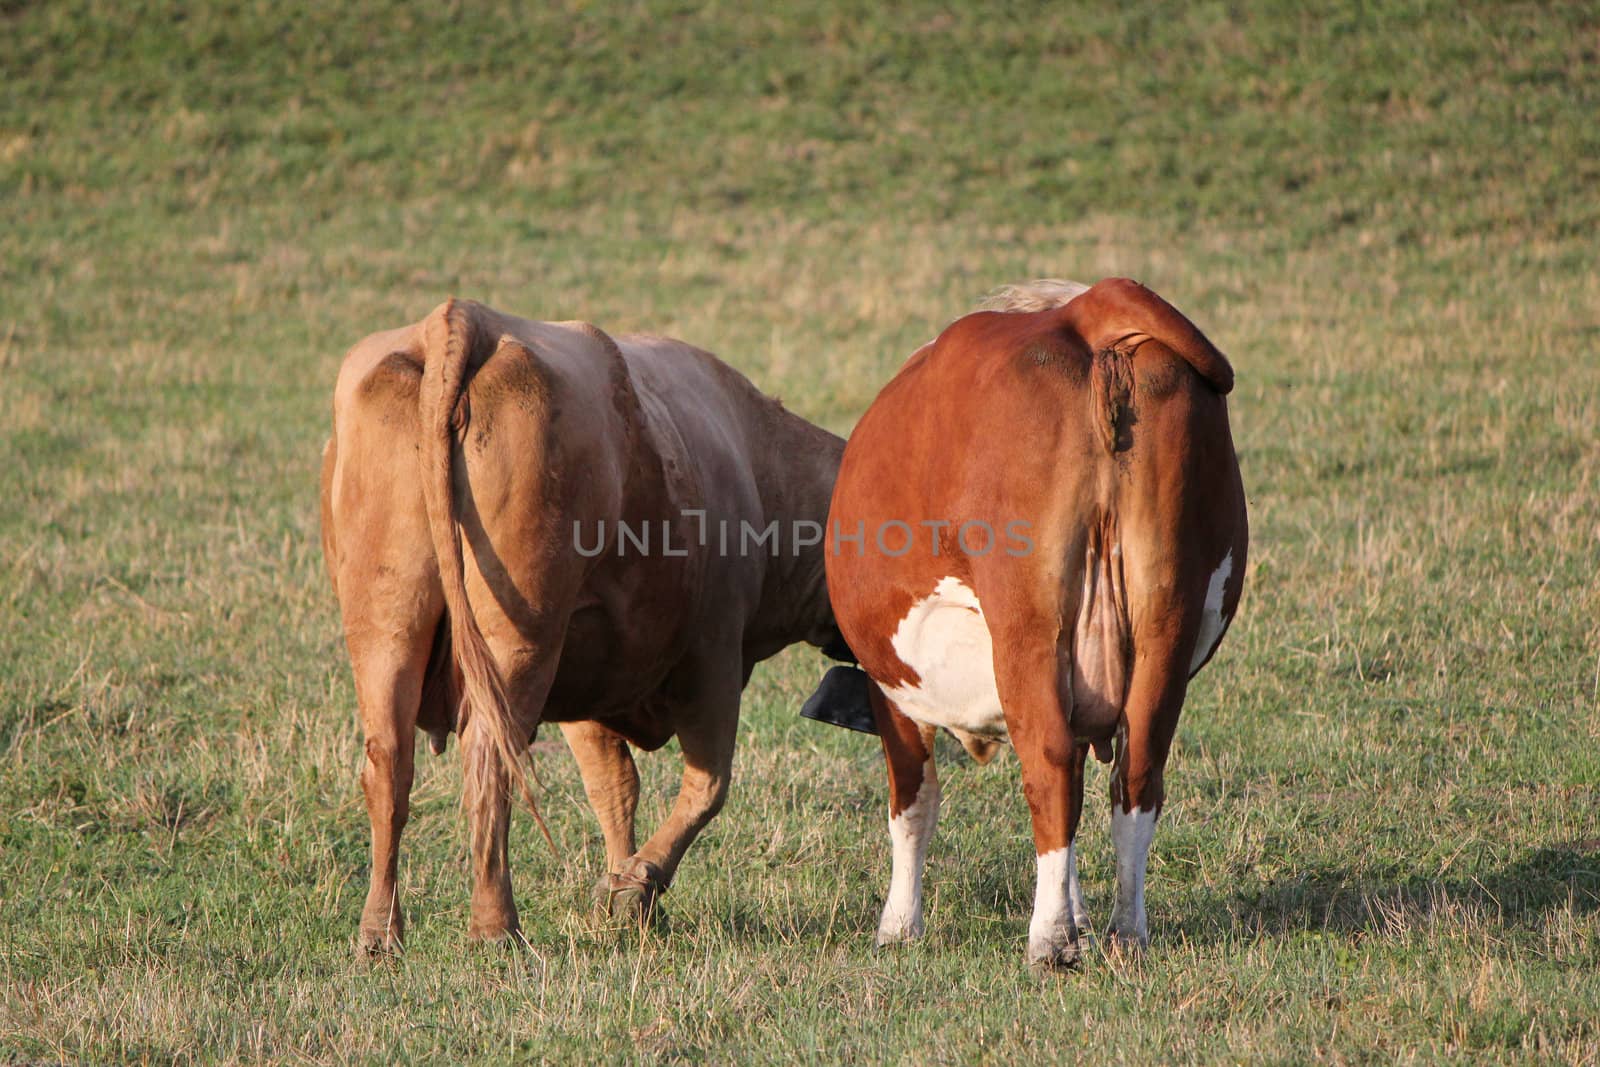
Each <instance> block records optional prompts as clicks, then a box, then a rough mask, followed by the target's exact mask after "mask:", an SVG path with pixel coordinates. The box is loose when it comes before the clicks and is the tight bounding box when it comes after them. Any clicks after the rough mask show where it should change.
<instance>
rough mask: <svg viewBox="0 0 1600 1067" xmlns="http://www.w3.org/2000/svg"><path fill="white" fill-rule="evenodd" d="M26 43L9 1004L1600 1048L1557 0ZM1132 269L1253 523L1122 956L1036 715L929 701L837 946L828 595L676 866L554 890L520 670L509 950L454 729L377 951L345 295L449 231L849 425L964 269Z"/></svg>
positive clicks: (873, 832) (875, 825)
mask: <svg viewBox="0 0 1600 1067" xmlns="http://www.w3.org/2000/svg"><path fill="white" fill-rule="evenodd" d="M0 74H3V86H0V205H3V206H0V983H3V993H0V1060H8V1061H47V1062H48V1061H67V1062H96V1063H99V1062H185V1063H187V1062H266V1061H270V1062H308V1063H342V1062H352V1061H354V1062H399V1061H405V1062H409V1061H419V1062H451V1061H462V1060H468V1059H471V1060H477V1061H484V1062H509V1061H513V1060H515V1061H529V1060H545V1061H572V1062H607V1063H617V1062H636V1061H652V1062H654V1061H686V1062H702V1061H704V1062H714V1063H764V1062H781V1063H790V1062H815V1063H839V1062H910V1063H991V1062H992V1063H1002V1062H1005V1063H1031V1062H1041V1063H1042V1062H1060V1061H1062V1060H1065V1059H1067V1058H1069V1057H1079V1056H1081V1057H1084V1058H1090V1057H1092V1058H1094V1059H1095V1060H1100V1061H1105V1060H1110V1061H1115V1062H1129V1063H1145V1062H1177V1061H1185V1062H1187V1061H1201V1062H1219V1061H1230V1062H1232V1061H1257V1062H1308V1061H1321V1062H1334V1063H1351V1062H1384V1063H1394V1062H1444V1061H1460V1062H1485V1061H1498V1062H1522V1061H1529V1062H1533V1061H1538V1062H1557V1063H1569V1064H1595V1063H1600V581H1597V577H1596V572H1597V569H1600V440H1597V434H1596V427H1597V426H1600V271H1597V270H1596V255H1597V249H1600V245H1597V242H1596V236H1595V235H1596V234H1597V233H1600V123H1597V122H1596V121H1595V116H1596V115H1600V11H1597V10H1596V9H1595V7H1594V6H1593V5H1592V4H1589V3H1579V2H1561V0H1556V2H1550V3H1486V2H1468V3H1466V4H1458V3H1444V2H1442V0H1383V2H1379V3H1365V2H1359V0H1331V2H1329V3H1327V4H1324V5H1319V6H1318V8H1317V9H1316V10H1306V9H1303V8H1302V6H1301V5H1299V4H1293V3H1288V2H1278V0H1244V2H1241V3H1234V4H1224V3H1216V2H1211V0H1199V2H1197V3H1193V4H1189V5H1185V6H1183V7H1182V8H1181V9H1178V8H1176V7H1172V8H1169V7H1167V6H1166V5H1157V4H1153V3H1144V2H1135V3H1131V4H1127V5H1123V6H1120V7H1113V6H1111V5H1089V4H1083V3H1077V2H1073V3H1056V4H1042V3H1040V4H1033V3H1029V4H1012V5H998V4H996V5H987V6H979V5H974V6H972V7H970V8H964V9H953V8H950V7H947V6H945V5H939V4H934V3H926V2H923V0H913V2H910V3H907V4H902V5H896V6H895V7H894V9H893V10H890V9H888V8H887V7H880V6H879V5H873V4H864V3H859V2H849V0H815V2H812V0H807V2H804V3H798V4H794V5H781V6H779V7H776V8H774V9H771V10H767V11H756V10H752V9H750V8H749V7H747V6H746V5H734V4H723V3H709V4H704V5H697V4H689V3H684V2H681V0H637V2H629V3H614V4H613V3H604V2H583V0H557V2H552V3H548V4H541V5H522V4H513V3H504V2H499V3H492V2H484V3H473V2H454V3H448V4H437V5H405V4H398V3H388V2H384V0H353V2H351V3H348V4H344V5H314V4H305V5H302V4H297V3H282V4H278V3H267V2H264V0H214V2H201V3H193V4H186V3H176V2H170V3H169V2H163V0H127V2H120V3H109V2H104V0H62V2H49V0H39V2H34V0H0ZM1113 274H1125V275H1131V276H1133V277H1136V278H1139V279H1140V280H1142V281H1144V282H1145V283H1146V284H1148V285H1150V286H1151V287H1153V288H1154V289H1155V290H1156V291H1158V292H1160V293H1162V294H1163V295H1165V296H1166V297H1167V298H1168V299H1169V300H1171V301H1172V302H1173V303H1175V304H1176V305H1177V306H1178V307H1180V308H1182V309H1183V310H1184V311H1185V312H1186V313H1187V314H1188V315H1189V316H1190V317H1191V318H1193V319H1194V321H1195V322H1196V323H1198V324H1199V325H1200V326H1201V327H1202V328H1203V329H1204V330H1205V331H1206V332H1207V333H1208V334H1209V335H1210V336H1211V337H1212V338H1213V339H1214V340H1215V341H1216V342H1217V343H1218V344H1219V346H1220V347H1221V348H1223V350H1224V351H1226V352H1227V353H1228V354H1229V356H1230V358H1231V359H1232V361H1233V363H1234V366H1235V368H1236V369H1237V371H1238V386H1237V388H1236V390H1235V391H1234V393H1233V394H1232V396H1231V397H1230V405H1231V412H1232V418H1233V425H1234V433H1235V440H1236V443H1237V445H1238V450H1239V455H1240V464H1241V468H1242V471H1243V474H1244V479H1245V485H1246V488H1247V492H1248V497H1249V505H1250V515H1251V526H1252V535H1253V537H1252V549H1251V559H1250V570H1249V574H1248V576H1247V582H1246V587H1245V597H1244V602H1243V605H1242V607H1241V612H1240V616H1239V618H1238V620H1237V622H1236V623H1235V625H1234V626H1233V629H1232V630H1231V632H1230V633H1229V635H1228V637H1227V639H1226V640H1225V641H1224V643H1223V645H1222V648H1221V650H1220V652H1219V654H1218V656H1217V657H1216V659H1215V660H1214V661H1213V663H1212V664H1211V665H1210V666H1209V667H1208V668H1207V669H1206V670H1205V671H1204V672H1203V673H1202V674H1201V675H1200V676H1199V678H1198V679H1197V680H1196V682H1195V683H1194V685H1192V686H1191V689H1190V696H1189V701H1188V704H1187V707H1186V710H1185V714H1184V718H1183V721H1182V724H1181V726H1180V730H1179V737H1178V741H1177V744H1176V747H1175V751H1174V755H1173V758H1172V762H1171V765H1170V767H1169V772H1168V784H1169V801H1168V806H1167V809H1166V812H1165V814H1164V816H1163V819H1162V822H1161V826H1160V829H1159V831H1158V833H1157V835H1156V841H1155V846H1154V849H1153V851H1152V860H1151V869H1150V880H1149V889H1148V901H1149V910H1150V922H1151V932H1152V944H1151V949H1150V951H1149V952H1148V954H1147V955H1146V956H1145V957H1144V958H1143V959H1142V960H1139V961H1117V960H1113V959H1109V958H1107V957H1106V956H1105V955H1104V954H1103V953H1101V952H1099V951H1098V950H1093V951H1090V952H1089V953H1088V954H1087V957H1086V961H1085V966H1084V969H1083V971H1082V973H1080V974H1076V975H1066V976H1054V977H1049V978H1045V979H1042V980H1041V979H1040V978H1039V977H1036V976H1034V975H1032V974H1030V972H1029V971H1028V970H1027V968H1026V967H1025V965H1024V960H1023V946H1024V941H1025V937H1026V928H1027V922H1028V914H1029V908H1030V905H1031V894H1032V880H1033V857H1032V855H1031V842H1030V838H1029V831H1028V821H1027V812H1026V808H1025V806H1024V804H1023V801H1022V797H1021V791H1020V787H1019V784H1018V781H1017V772H1016V763H1015V760H1014V759H1013V758H1011V756H1010V754H1009V753H1006V754H1003V755H1002V756H1001V757H1000V758H999V759H997V760H996V762H995V763H994V764H992V765H990V766H988V767H982V768H980V767H976V766H974V765H972V764H971V763H970V762H969V761H966V760H965V758H964V757H961V756H960V754H959V749H958V747H957V746H955V745H954V744H953V743H952V744H950V745H949V746H948V747H945V748H942V749H941V761H942V764H943V766H944V768H945V771H944V787H945V797H946V799H945V806H944V809H943V810H944V814H943V817H942V825H941V827H940V830H939V835H938V837H937V839H936V840H935V842H934V844H933V847H932V849H931V852H930V858H929V863H928V872H927V887H928V911H927V921H928V936H927V938H926V939H925V941H924V942H922V943H921V944H919V945H917V946H915V947H911V948H907V949H903V950H900V951H894V952H882V953H880V952H876V951H874V950H873V947H872V935H873V932H874V930H875V928H876V921H877V913H878V909H879V907H880V906H881V904H882V899H883V893H884V892H885V890H886V888H887V885H888V876H889V841H888V834H887V831H886V827H885V816H886V810H885V807H886V792H887V787H886V781H885V776H884V771H883V766H882V757H881V755H880V751H879V748H878V745H877V742H876V741H875V740H874V739H872V738H870V737H866V736H863V735H858V734H850V733H847V732H845V731H841V730H835V729H832V728H829V727H826V726H822V725H819V724H816V723H812V722H809V721H805V720H802V719H800V718H799V716H798V714H797V712H798V708H799V704H800V702H801V701H802V700H803V699H804V697H805V696H806V695H807V693H809V691H810V689H811V687H812V686H813V685H814V684H815V681H816V680H817V678H818V677H820V675H821V672H822V670H823V669H824V662H823V661H822V660H821V659H820V657H819V656H817V655H816V654H815V653H814V652H811V651H809V650H804V649H792V650H790V651H789V652H788V653H785V654H784V655H782V656H780V657H778V658H777V659H775V660H773V661H771V662H770V663H769V664H767V665H764V666H763V667H762V668H761V669H759V670H758V672H757V674H756V676H755V678H754V680H753V681H752V683H751V685H750V687H749V689H748V690H747V691H746V696H745V705H744V707H745V711H744V719H743V724H742V726H741V735H740V742H739V751H738V757H737V763H736V768H735V774H736V778H735V782H734V786H733V794H732V798H731V800H730V802H729V804H728V807H727V809H726V810H725V811H724V812H723V814H722V815H721V816H720V817H719V818H718V819H717V821H716V822H715V823H713V825H712V826H711V828H710V829H709V830H708V831H707V832H706V833H705V834H704V835H703V836H702V838H701V839H700V841H699V843H698V844H697V845H696V846H695V848H694V849H693V850H692V851H691V852H690V854H689V856H688V858H687V859H686V860H685V862H684V865H683V868H682V870H681V872H680V875H679V877H678V880H677V882H676V883H675V884H674V886H673V888H672V890H671V892H670V893H669V894H667V896H666V898H665V900H664V906H665V908H666V910H667V912H668V914H669V915H670V918H671V925H670V928H669V929H668V930H667V931H665V932H663V933H648V934H645V935H639V934H636V933H629V932H626V931H618V930H615V929H611V928H608V927H607V926H605V925H604V924H602V923H599V922H597V921H596V920H595V918H594V917H593V915H592V914H591V913H590V912H589V910H588V896H587V894H588V891H589V888H590V886H591V884H592V881H593V878H594V876H595V875H596V874H598V873H599V869H600V866H601V861H602V857H603V852H602V849H601V845H600V841H599V835H598V830H597V828H596V826H595V824H594V821H593V818H592V816H591V815H590V814H589V812H588V810H587V806H586V803H585V802H584V800H583V796H582V790H581V786H580V785H579V783H578V780H577V775H576V771H575V769H574V767H573V764H572V761H571V759H570V757H569V756H567V755H566V753H565V751H564V749H563V748H562V747H561V745H560V743H559V741H558V740H557V738H556V736H555V734H554V732H553V731H551V732H550V733H549V734H548V735H547V737H546V738H545V739H544V740H541V742H540V744H539V745H538V746H537V751H536V752H535V760H536V763H537V766H538V768H539V772H540V776H541V778H542V781H543V788H542V791H541V794H540V796H541V808H542V811H543V813H544V816H545V818H546V819H547V820H548V821H549V823H550V827H551V831H552V833H553V834H554V837H555V840H556V842H557V845H558V851H557V853H556V854H554V855H553V854H552V853H551V851H550V850H549V849H548V848H546V847H545V846H544V844H543V842H542V840H541V838H540V837H539V835H538V833H537V831H536V830H535V829H534V827H533V824H532V822H531V820H530V819H529V818H528V817H527V816H526V815H525V814H524V815H519V816H518V817H517V820H516V822H515V824H514V826H513V849H514V859H513V863H514V876H515V879H516V888H517V894H518V901H519V904H520V906H521V909H522V920H523V924H524V928H525V933H526V936H527V940H528V946H527V948H526V949H525V950H522V951H515V952H510V951H504V950H491V949H484V948H474V947H470V946H469V945H468V944H467V943H466V941H465V930H466V923H467V906H466V905H467V886H468V872H467V868H466V862H465V835H464V828H463V825H462V819H461V817H460V814H459V809H458V795H459V784H460V770H459V765H458V760H457V751H456V748H455V746H454V745H453V744H452V746H451V749H450V751H449V752H448V753H446V754H445V755H444V756H442V757H438V758H434V757H431V756H428V755H426V754H424V755H422V756H419V763H418V772H419V774H418V782H417V787H416V792H415V802H414V806H413V812H412V820H411V824H410V827H409V828H408V830H407V833H406V837H405V841H404V846H403V853H402V874H401V878H402V893H403V906H404V907H405V909H406V911H407V914H408V916H409V920H410V928H409V941H408V948H407V951H406V954H405V955H404V957H403V958H400V959H398V960H394V961H392V962H388V963H380V964H378V965H369V964H364V963H362V962H361V961H359V960H358V959H357V958H356V956H355V954H354V953H353V951H352V946H353V935H354V932H355V926H356V921H357V917H358V914H359V911H360V907H361V901H362V897H363V894H364V892H365V888H366V876H367V863H368V853H367V821H366V815H365V809H364V805H363V803H362V800H361V794H360V788H359V786H358V783H357V778H356V775H357V770H358V768H359V765H360V759H361V754H362V753H361V738H360V730H359V727H358V724H357V720H356V715H355V704H354V696H353V692H352V686H351V681H350V676H349V666H348V660H347V658H346V656H345V652H344V647H343V641H342V636H341V634H340V631H339V625H338V615H337V606H336V603H335V601H334V598H333V596H332V594H331V592H330V590H329V588H328V584H327V581H326V577H325V575H324V573H323V570H322V562H321V557H320V548H319V546H318V541H317V535H316V530H317V514H316V477H317V465H318V460H319V457H320V451H321V448H322V444H323V441H324V440H325V438H326V436H327V432H328V428H329V409H330V400H331V393H332V385H333V379H334V375H335V372H336V369H337V367H338V365H339V361H340V359H341V356H342V354H343V352H344V350H345V349H346V348H347V347H348V346H349V345H350V344H352V343H353V342H354V341H356V340H357V339H358V338H360V337H361V336H363V335H364V334H366V333H369V332H371V331H373V330H376V329H380V328H388V327H392V326H398V325H401V324H404V323H407V322H411V321H415V320H417V319H419V318H421V317H422V316H423V315H425V314H426V313H427V312H428V311H429V310H430V309H431V308H433V307H434V306H435V305H437V304H438V303H439V302H440V301H442V300H443V299H444V298H445V297H446V296H449V295H451V294H456V295H461V296H469V297H473V298H476V299H479V300H483V301H485V302H487V303H490V304H493V305H495V306H498V307H501V308H504V309H506V310H510V311H514V312H517V313H519V314H523V315H527V316H530V317H537V318H550V319H565V318H584V319H588V320H590V321H593V322H595V323H597V324H599V325H601V326H602V327H604V328H606V329H608V330H612V331H617V332H621V331H627V330H643V329H648V330H653V331H659V332H664V333H669V334H673V335H676V336H679V337H683V338H685V339H687V340H690V341H692V342H694V343H696V344H699V345H701V346H703V347H706V348H709V349H711V350H712V351H714V352H717V353H718V354H720V355H721V356H722V357H723V358H725V359H727V360H728V361H729V362H731V363H733V364H734V365H735V366H737V367H739V368H740V369H741V370H743V371H744V372H745V373H747V374H748V375H750V376H751V377H752V378H753V379H754V380H755V381H756V382H757V383H758V384H759V385H761V386H762V387H763V388H764V389H766V390H767V391H768V392H771V393H774V394H777V395H779V396H781V397H782V398H783V399H784V402H785V403H786V404H787V405H788V406H789V407H790V408H791V409H793V410H795V411H797V412H799V413H801V414H803V415H805V416H807V417H809V418H811V419H813V420H814V421H817V422H820V423H822V424H824V425H826V426H828V427H830V428H832V429H834V430H836V431H837V432H840V433H847V432H848V431H849V429H850V427H851V425H852V424H853V423H854V421H855V419H856V418H857V417H859V415H860V414H861V412H862V411H863V410H864V409H865V407H866V405H867V404H868V403H869V402H870V401H871V399H872V397H873V396H874V395H875V393H876V392H877V390H878V388H879V387H880V386H881V385H882V384H883V383H884V382H886V381H887V380H888V379H889V377H890V376H891V375H892V374H893V373H894V371H895V370H896V369H897V368H898V366H899V365H900V363H901V362H902V361H903V360H904V358H905V357H906V356H907V355H908V354H909V353H910V352H911V351H912V350H913V349H914V348H915V347H916V346H917V345H919V344H920V343H922V342H923V341H925V340H926V339H928V338H929V337H931V336H932V335H933V334H934V333H935V332H936V331H937V330H939V329H940V328H941V327H942V326H943V325H944V324H945V323H947V322H948V321H950V320H951V319H953V318H955V317H956V316H958V315H959V314H961V313H963V312H964V311H966V310H967V309H969V308H970V307H971V306H972V305H973V304H974V303H975V302H976V301H977V300H978V299H979V298H981V297H982V296H983V294H984V293H985V292H987V291H988V290H989V289H991V288H992V287H994V286H996V285H999V284H1002V283H1005V282H1011V281H1017V280H1020V279H1024V278H1030V277H1037V276H1062V277H1070V278H1077V279H1080V280H1084V281H1093V280H1095V279H1097V278H1100V277H1104V276H1108V275H1113ZM641 769H642V772H643V774H644V779H645V797H644V801H643V803H642V805H641V816H642V824H643V825H645V826H653V825H654V823H655V821H656V820H657V819H658V818H659V817H660V816H661V815H662V814H664V812H665V810H666V808H667V806H668V804H669V803H670V800H671V797H672V794H673V791H674V789H675V788H676V781H677V772H678V762H677V760H676V758H675V756H674V754H673V750H672V749H671V748H670V747H669V749H668V750H665V751H663V752H661V753H658V754H655V755H653V756H647V757H644V758H642V759H641ZM1105 787H1106V776H1105V774H1104V773H1103V771H1100V770H1096V771H1094V772H1092V773H1091V775H1090V786H1089V788H1090V792H1091V800H1090V803H1089V805H1088V810H1087V812H1086V814H1085V818H1084V829H1083V832H1082V836H1081V837H1080V842H1081V846H1082V853H1081V855H1082V858H1081V860H1080V863H1081V869H1082V872H1083V876H1084V879H1085V887H1086V892H1087V894H1088V898H1089V906H1090V908H1091V910H1092V911H1093V912H1094V914H1095V915H1096V917H1097V919H1098V920H1099V921H1101V922H1104V921H1105V920H1106V919H1107V918H1109V911H1110V899H1111V887H1112V857H1111V849H1110V844H1109V840H1108V835H1107V833H1106V832H1105V828H1106V823H1107V814H1106V807H1107V805H1106V800H1105V796H1104V793H1105Z"/></svg>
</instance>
